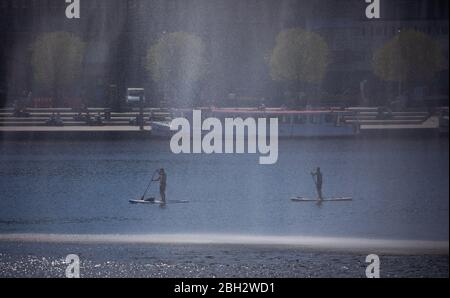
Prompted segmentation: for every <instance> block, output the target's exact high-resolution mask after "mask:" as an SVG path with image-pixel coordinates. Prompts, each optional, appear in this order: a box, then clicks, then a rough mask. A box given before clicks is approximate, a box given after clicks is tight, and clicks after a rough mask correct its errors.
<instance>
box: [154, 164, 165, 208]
mask: <svg viewBox="0 0 450 298" xmlns="http://www.w3.org/2000/svg"><path fill="white" fill-rule="evenodd" d="M158 173H159V176H158V177H157V178H155V179H153V180H152V181H159V194H160V196H161V202H162V203H163V204H165V203H166V183H167V174H166V172H165V171H164V169H160V170H159V172H158Z"/></svg>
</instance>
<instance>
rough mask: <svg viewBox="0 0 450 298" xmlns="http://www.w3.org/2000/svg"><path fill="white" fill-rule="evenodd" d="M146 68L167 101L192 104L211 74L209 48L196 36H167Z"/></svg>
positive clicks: (150, 52)
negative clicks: (202, 82)
mask: <svg viewBox="0 0 450 298" xmlns="http://www.w3.org/2000/svg"><path fill="white" fill-rule="evenodd" d="M146 68H147V70H148V72H149V73H150V75H151V77H152V79H153V81H154V82H156V83H157V84H158V86H159V87H160V88H162V90H163V92H164V96H165V98H166V99H168V100H170V101H172V102H171V103H172V104H176V105H178V106H180V105H190V104H192V96H193V95H195V94H196V93H197V92H196V91H197V90H198V89H199V86H200V84H199V83H200V82H201V81H202V79H203V78H204V77H205V76H206V74H207V73H208V62H207V58H206V48H205V45H204V44H203V42H202V40H201V39H200V37H198V36H196V35H194V34H190V33H186V32H174V33H170V34H165V35H164V36H162V37H161V38H160V40H159V41H158V42H157V43H156V44H155V45H153V46H152V47H151V48H150V49H149V50H148V53H147V63H146Z"/></svg>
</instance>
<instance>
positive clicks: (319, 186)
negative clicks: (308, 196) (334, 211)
mask: <svg viewBox="0 0 450 298" xmlns="http://www.w3.org/2000/svg"><path fill="white" fill-rule="evenodd" d="M311 175H312V176H313V179H314V182H315V183H316V189H317V195H318V196H319V201H323V196H322V184H323V175H322V172H321V171H320V168H319V167H318V168H317V170H316V172H315V173H314V172H313V173H311Z"/></svg>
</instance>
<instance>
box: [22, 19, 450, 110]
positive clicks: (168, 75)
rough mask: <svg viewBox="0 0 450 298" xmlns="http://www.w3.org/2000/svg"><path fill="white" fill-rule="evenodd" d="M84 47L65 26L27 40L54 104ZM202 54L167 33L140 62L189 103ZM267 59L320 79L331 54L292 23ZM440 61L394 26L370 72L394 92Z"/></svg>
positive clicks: (177, 101) (175, 102)
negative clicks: (392, 85) (389, 84)
mask: <svg viewBox="0 0 450 298" xmlns="http://www.w3.org/2000/svg"><path fill="white" fill-rule="evenodd" d="M85 49H86V43H85V42H84V41H83V40H82V39H81V38H79V37H77V36H76V35H74V34H71V33H68V32H52V33H43V34H41V35H40V36H39V37H38V38H37V39H36V40H35V42H34V43H33V44H32V45H31V52H32V55H31V66H32V70H33V80H34V83H35V84H37V85H39V87H40V88H42V89H43V90H45V91H46V92H47V93H48V94H49V95H51V96H52V97H53V100H54V103H55V105H58V102H59V99H61V98H62V97H63V96H64V95H65V93H67V92H69V91H68V90H69V89H70V87H71V85H72V84H74V82H76V81H77V80H78V79H79V78H80V76H81V70H82V64H83V58H84V55H85ZM207 54H208V53H207V48H206V46H205V44H204V42H203V41H202V39H201V38H200V37H198V36H197V35H195V34H192V33H188V32H181V31H180V32H173V33H167V34H164V35H163V36H162V37H160V38H159V40H158V41H157V42H156V43H155V44H153V45H152V46H151V47H150V48H149V49H148V51H147V55H146V59H145V68H146V70H147V72H148V74H149V77H150V78H151V80H152V81H153V82H154V83H155V85H156V86H157V87H158V88H159V89H160V90H161V91H162V92H161V93H162V94H163V95H164V99H165V100H166V101H167V102H168V103H169V104H170V105H171V106H186V105H187V106H189V105H192V102H189V100H190V99H192V98H194V97H195V96H196V94H197V92H198V90H199V88H200V86H201V82H202V81H203V80H205V79H207V77H208V75H209V74H210V67H209V66H210V64H209V61H208V55H207ZM266 62H267V63H268V66H269V70H270V75H271V78H272V79H273V80H274V81H276V82H287V83H292V84H293V85H294V86H302V84H312V85H320V83H321V82H322V80H323V79H324V77H325V75H326V73H327V69H328V66H329V65H330V63H331V62H332V55H331V52H330V49H329V47H328V45H327V43H326V41H325V40H324V38H323V37H321V36H320V35H319V34H317V33H315V32H311V31H307V30H305V29H302V28H291V29H286V30H283V31H281V32H280V33H279V34H278V36H277V37H276V43H275V47H274V48H273V49H272V51H271V53H269V55H268V57H267V59H266ZM444 64H445V59H444V56H443V54H442V52H441V49H440V47H439V45H438V43H437V42H436V41H434V40H433V38H431V37H430V36H428V35H426V34H424V33H421V32H418V31H415V30H405V31H401V32H399V33H398V34H397V35H396V36H395V37H394V38H393V39H392V40H390V41H388V42H387V43H386V44H385V45H384V46H383V47H381V48H380V49H377V50H376V51H375V52H374V55H373V71H374V73H375V75H376V76H377V77H378V78H380V79H381V80H383V81H386V82H396V83H398V85H399V93H401V89H402V85H403V84H405V83H408V82H423V81H427V80H431V79H432V78H433V77H434V75H435V74H436V73H437V72H438V71H440V70H442V69H443V68H445V66H444ZM296 91H300V90H296Z"/></svg>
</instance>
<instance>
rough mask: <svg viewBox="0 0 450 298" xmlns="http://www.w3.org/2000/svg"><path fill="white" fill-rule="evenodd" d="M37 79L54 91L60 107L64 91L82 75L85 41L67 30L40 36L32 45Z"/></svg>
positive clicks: (55, 102)
mask: <svg viewBox="0 0 450 298" xmlns="http://www.w3.org/2000/svg"><path fill="white" fill-rule="evenodd" d="M31 51H32V56H31V65H32V68H33V78H34V82H35V83H36V84H37V86H38V87H39V88H40V89H43V90H46V91H47V92H51V93H52V95H53V101H54V102H53V104H54V105H55V106H58V104H59V102H60V99H61V97H62V96H64V93H65V92H67V90H68V89H69V88H70V87H71V86H72V85H73V84H74V83H75V82H76V81H77V80H78V78H79V77H80V74H81V68H82V62H83V56H84V51H85V43H84V42H83V41H82V40H81V39H80V38H78V37H76V36H74V35H72V34H70V33H68V32H52V33H44V34H42V35H40V36H39V37H38V38H37V39H36V41H35V42H34V43H33V44H32V46H31Z"/></svg>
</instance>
